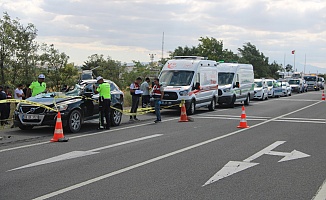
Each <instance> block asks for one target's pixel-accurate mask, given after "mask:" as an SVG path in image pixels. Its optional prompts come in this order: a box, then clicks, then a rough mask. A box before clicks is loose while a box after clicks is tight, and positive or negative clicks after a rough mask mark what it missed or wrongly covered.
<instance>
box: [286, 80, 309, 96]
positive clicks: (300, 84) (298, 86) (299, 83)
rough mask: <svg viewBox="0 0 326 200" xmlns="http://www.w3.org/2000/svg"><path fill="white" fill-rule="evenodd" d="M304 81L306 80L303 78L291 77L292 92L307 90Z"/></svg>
mask: <svg viewBox="0 0 326 200" xmlns="http://www.w3.org/2000/svg"><path fill="white" fill-rule="evenodd" d="M304 82H305V81H304V80H303V79H299V78H297V79H290V80H289V85H290V87H291V90H292V92H297V93H302V92H305V91H306V90H307V88H306V87H305V84H304Z"/></svg>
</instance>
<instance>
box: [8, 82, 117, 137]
mask: <svg viewBox="0 0 326 200" xmlns="http://www.w3.org/2000/svg"><path fill="white" fill-rule="evenodd" d="M104 81H105V82H107V83H110V85H111V106H113V107H115V108H118V109H120V110H122V108H123V92H122V91H121V90H120V89H119V87H118V86H117V85H116V84H115V83H114V82H112V81H109V80H104ZM96 84H97V82H96V80H86V81H82V82H80V83H78V84H76V85H75V87H74V88H73V89H71V90H70V91H68V92H66V93H62V92H51V93H42V94H39V95H36V96H35V97H30V98H28V99H26V100H28V101H32V102H36V103H39V104H43V105H46V106H48V107H51V108H56V109H57V110H59V111H60V113H61V120H62V125H63V128H64V130H65V131H69V132H74V133H75V132H78V131H79V130H80V128H81V125H82V123H83V122H84V121H86V120H90V119H96V118H98V117H99V104H98V99H99V94H95V93H94V91H93V90H94V85H96ZM56 118H57V112H55V111H51V110H49V109H46V108H43V107H40V106H37V105H31V104H25V103H20V104H18V105H17V107H16V110H15V113H14V123H15V125H16V126H18V127H19V128H20V129H22V130H28V129H32V128H33V127H34V126H43V125H50V126H54V125H55V123H56ZM121 118H122V113H121V112H120V111H119V110H115V109H112V112H111V125H112V126H118V125H119V124H120V122H121Z"/></svg>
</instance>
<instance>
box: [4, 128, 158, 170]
mask: <svg viewBox="0 0 326 200" xmlns="http://www.w3.org/2000/svg"><path fill="white" fill-rule="evenodd" d="M162 135H163V134H155V135H150V136H145V137H141V138H136V139H133V140H127V141H124V142H119V143H115V144H111V145H107V146H104V147H99V148H96V149H91V150H87V151H72V152H69V153H65V154H61V155H59V156H55V157H52V158H48V159H45V160H41V161H38V162H34V163H31V164H28V165H24V166H21V167H17V168H14V169H11V170H8V171H7V172H10V171H15V170H19V169H25V168H29V167H36V166H39V165H45V164H49V163H54V162H59V161H63V160H69V159H74V158H80V157H83V156H89V155H94V154H97V153H99V152H97V151H101V150H104V149H109V148H113V147H117V146H122V145H125V144H130V143H134V142H139V141H143V140H147V139H152V138H155V137H159V136H162Z"/></svg>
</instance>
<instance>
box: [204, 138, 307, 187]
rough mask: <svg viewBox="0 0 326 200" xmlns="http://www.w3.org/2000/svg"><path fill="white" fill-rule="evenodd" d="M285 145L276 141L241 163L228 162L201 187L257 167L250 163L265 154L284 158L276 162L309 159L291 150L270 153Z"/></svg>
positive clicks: (305, 155)
mask: <svg viewBox="0 0 326 200" xmlns="http://www.w3.org/2000/svg"><path fill="white" fill-rule="evenodd" d="M283 143H285V141H277V142H274V143H273V144H271V145H269V146H268V147H266V148H264V149H263V150H261V151H259V152H257V153H255V154H254V155H252V156H250V157H249V158H247V159H244V160H243V161H229V162H228V163H227V164H226V165H224V167H223V168H222V169H221V170H220V171H218V172H217V173H216V174H214V176H212V177H211V178H210V179H209V180H208V181H207V182H206V183H205V184H204V185H203V186H206V185H209V184H211V183H214V182H216V181H218V180H221V179H223V178H225V177H228V176H231V175H233V174H235V173H238V172H241V171H243V170H246V169H249V168H251V167H254V166H256V165H258V164H259V163H252V162H251V161H253V160H255V159H257V158H259V157H260V156H262V155H264V154H266V155H273V156H284V158H282V159H281V160H279V161H278V162H284V161H289V160H295V159H299V158H305V157H309V156H310V155H308V154H305V153H302V152H300V151H297V150H293V151H292V152H290V153H288V152H278V151H272V150H273V149H275V148H276V147H277V146H279V145H281V144H283Z"/></svg>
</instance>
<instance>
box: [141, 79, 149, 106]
mask: <svg viewBox="0 0 326 200" xmlns="http://www.w3.org/2000/svg"><path fill="white" fill-rule="evenodd" d="M150 82H151V80H150V79H149V78H146V79H145V81H144V82H143V83H142V84H141V85H140V89H141V91H143V94H142V96H141V100H142V108H146V107H147V106H148V105H149V100H150V97H149V90H150V87H149V83H150Z"/></svg>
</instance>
